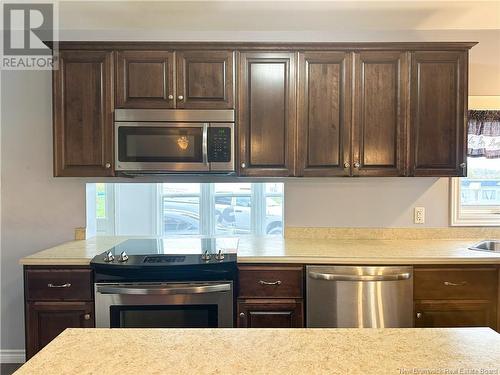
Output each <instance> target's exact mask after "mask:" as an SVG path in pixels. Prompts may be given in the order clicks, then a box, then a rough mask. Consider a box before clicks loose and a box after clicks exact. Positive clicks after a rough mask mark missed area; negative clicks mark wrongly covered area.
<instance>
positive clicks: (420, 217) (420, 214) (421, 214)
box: [414, 207, 425, 224]
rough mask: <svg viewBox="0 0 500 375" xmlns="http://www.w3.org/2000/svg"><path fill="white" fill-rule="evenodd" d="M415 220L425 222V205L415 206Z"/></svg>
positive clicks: (418, 222)
mask: <svg viewBox="0 0 500 375" xmlns="http://www.w3.org/2000/svg"><path fill="white" fill-rule="evenodd" d="M414 222H415V224H424V223H425V208H424V207H415V215H414Z"/></svg>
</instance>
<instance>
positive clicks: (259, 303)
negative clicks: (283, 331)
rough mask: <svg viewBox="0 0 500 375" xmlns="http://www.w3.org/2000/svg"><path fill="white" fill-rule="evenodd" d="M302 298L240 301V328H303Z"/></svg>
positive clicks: (238, 324)
mask: <svg viewBox="0 0 500 375" xmlns="http://www.w3.org/2000/svg"><path fill="white" fill-rule="evenodd" d="M303 309H304V307H303V303H302V300H293V299H285V300H270V299H256V300H241V301H239V302H238V323H237V326H238V328H302V327H304V319H303Z"/></svg>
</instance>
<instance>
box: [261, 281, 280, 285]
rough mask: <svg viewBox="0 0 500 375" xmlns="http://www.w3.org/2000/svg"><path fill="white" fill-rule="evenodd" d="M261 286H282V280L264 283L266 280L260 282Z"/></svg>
mask: <svg viewBox="0 0 500 375" xmlns="http://www.w3.org/2000/svg"><path fill="white" fill-rule="evenodd" d="M259 284H260V285H281V280H277V281H264V280H260V281H259Z"/></svg>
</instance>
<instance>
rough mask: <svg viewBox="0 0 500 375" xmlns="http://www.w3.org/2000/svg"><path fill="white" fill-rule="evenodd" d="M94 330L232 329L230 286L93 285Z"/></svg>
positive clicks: (184, 284) (231, 285) (171, 283)
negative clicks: (95, 328)
mask: <svg viewBox="0 0 500 375" xmlns="http://www.w3.org/2000/svg"><path fill="white" fill-rule="evenodd" d="M95 308H96V313H95V320H96V327H98V328H216V327H233V282H232V281H220V282H219V281H210V282H139V283H127V282H120V283H96V284H95Z"/></svg>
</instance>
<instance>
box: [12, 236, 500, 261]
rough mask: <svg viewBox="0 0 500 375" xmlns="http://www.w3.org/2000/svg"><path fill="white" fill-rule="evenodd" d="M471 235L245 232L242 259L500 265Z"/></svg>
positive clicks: (76, 254)
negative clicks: (393, 236)
mask: <svg viewBox="0 0 500 375" xmlns="http://www.w3.org/2000/svg"><path fill="white" fill-rule="evenodd" d="M128 238H130V237H95V238H91V239H88V240H82V241H70V242H67V243H64V244H61V245H59V246H56V247H53V248H50V249H47V250H43V251H40V252H38V253H35V254H33V255H30V256H27V257H25V258H22V259H21V260H20V263H21V264H23V265H88V264H89V262H90V260H91V259H92V258H93V257H94V256H95V255H97V254H101V253H102V252H104V251H105V250H107V249H109V248H111V247H113V246H114V245H117V244H119V243H120V242H123V241H125V240H126V239H128ZM478 241H479V239H477V238H470V239H456V240H444V239H414V240H413V239H412V240H408V239H399V240H388V239H309V238H304V239H300V238H282V237H242V238H241V239H240V241H239V247H238V262H239V263H305V264H500V253H488V252H483V251H472V250H469V249H467V247H468V246H471V245H472V244H474V243H476V242H478Z"/></svg>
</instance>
